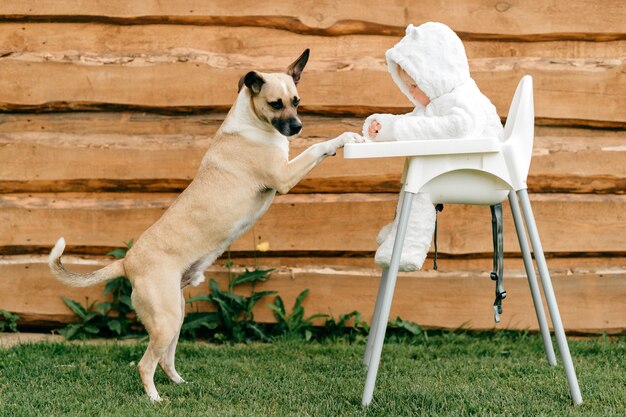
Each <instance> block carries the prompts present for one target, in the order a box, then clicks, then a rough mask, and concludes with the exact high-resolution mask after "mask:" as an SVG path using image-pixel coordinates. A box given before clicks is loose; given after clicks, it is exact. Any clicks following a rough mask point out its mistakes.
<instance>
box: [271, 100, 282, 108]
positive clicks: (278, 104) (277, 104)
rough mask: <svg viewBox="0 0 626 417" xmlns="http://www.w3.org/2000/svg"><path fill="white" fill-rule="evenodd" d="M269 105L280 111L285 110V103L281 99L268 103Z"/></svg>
mask: <svg viewBox="0 0 626 417" xmlns="http://www.w3.org/2000/svg"><path fill="white" fill-rule="evenodd" d="M267 104H269V105H270V107H271V108H273V109H276V110H280V109H282V108H283V101H282V100H281V99H278V100H276V101H268V102H267Z"/></svg>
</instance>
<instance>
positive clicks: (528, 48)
mask: <svg viewBox="0 0 626 417" xmlns="http://www.w3.org/2000/svg"><path fill="white" fill-rule="evenodd" d="M78 33H80V36H76V34H78ZM403 34H404V33H402V34H400V35H392V36H385V35H341V36H332V37H329V36H323V35H310V34H309V35H303V34H299V33H293V32H287V31H284V30H280V29H275V28H271V27H250V26H239V27H228V26H187V25H176V26H172V25H163V24H157V25H136V26H132V25H131V26H113V25H108V24H98V23H4V24H2V25H1V26H0V51H4V53H5V54H6V53H15V52H30V53H47V52H62V51H83V52H89V53H92V54H100V55H103V56H104V57H106V56H111V57H112V56H114V54H117V55H122V54H124V55H127V56H135V57H138V56H139V57H140V56H141V55H143V54H163V53H165V52H172V53H174V52H176V53H177V54H179V55H182V54H184V53H185V52H186V53H192V52H196V53H198V52H201V51H204V52H213V53H217V54H239V55H245V56H251V57H264V56H275V55H276V54H277V51H280V55H281V56H285V57H289V56H292V57H296V56H298V55H299V54H300V53H301V52H302V49H303V48H304V47H307V48H310V49H311V51H312V61H313V60H315V61H317V60H319V59H322V60H324V59H356V58H362V57H364V56H370V57H375V58H382V57H383V56H384V53H385V51H386V50H387V49H389V48H391V47H392V46H393V45H394V44H396V42H398V40H399V39H400V37H401V36H403ZM625 36H626V35H625ZM463 43H464V45H465V50H466V52H467V56H468V57H469V58H498V57H522V56H527V57H542V58H553V59H554V58H558V59H567V58H599V59H610V58H615V57H621V56H623V54H624V50H626V40H616V41H607V42H594V41H590V39H585V40H584V41H572V40H553V41H549V42H548V41H535V42H519V41H506V40H499V39H493V40H473V39H464V42H463ZM112 54H113V55H112Z"/></svg>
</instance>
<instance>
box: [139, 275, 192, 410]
mask: <svg viewBox="0 0 626 417" xmlns="http://www.w3.org/2000/svg"><path fill="white" fill-rule="evenodd" d="M162 278H164V279H161V280H156V279H155V280H151V279H150V277H140V278H139V279H137V278H135V280H134V281H135V282H134V289H133V295H132V300H133V306H134V307H135V310H136V311H137V314H138V315H139V318H140V319H141V321H142V322H143V324H144V326H145V327H146V330H147V331H148V335H149V336H150V342H149V343H148V349H146V353H145V354H144V355H143V357H142V358H141V360H140V361H139V365H138V366H137V370H138V371H139V376H140V377H141V382H143V386H144V388H145V390H146V394H148V396H149V397H150V399H151V400H152V401H160V400H161V397H160V396H159V393H158V392H157V389H156V387H155V385H154V372H155V370H156V367H157V364H158V363H159V361H160V360H161V358H162V357H163V356H164V355H165V353H166V352H167V350H168V348H169V347H170V345H171V344H172V340H174V339H176V338H178V332H179V330H180V324H181V320H182V311H181V308H180V307H181V291H180V275H179V274H178V278H176V277H174V276H172V277H169V276H167V275H164V276H163V277H162ZM170 287H172V288H170Z"/></svg>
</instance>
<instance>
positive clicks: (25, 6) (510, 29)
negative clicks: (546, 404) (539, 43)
mask: <svg viewBox="0 0 626 417" xmlns="http://www.w3.org/2000/svg"><path fill="white" fill-rule="evenodd" d="M0 16H1V17H2V19H3V20H9V21H10V20H19V21H22V20H23V21H33V20H34V21H65V22H82V21H96V22H106V23H113V24H124V25H129V24H154V23H169V24H194V25H214V24H227V25H236V26H244V25H245V26H272V27H278V28H281V29H287V30H291V31H294V32H300V33H315V34H325V35H339V34H345V33H383V34H389V33H391V34H401V33H402V32H403V30H404V27H405V26H406V25H407V24H408V23H416V24H418V23H420V22H425V21H429V20H432V21H442V22H446V23H447V24H448V25H450V26H451V27H453V28H454V29H455V30H457V31H461V32H467V33H468V35H467V36H469V35H470V34H472V36H474V37H479V38H491V37H493V36H494V34H506V35H508V36H510V37H514V38H515V39H546V38H547V39H552V38H551V37H550V36H549V35H550V34H553V33H563V34H566V35H568V36H570V37H572V38H575V39H584V37H583V36H581V34H580V33H577V32H583V33H593V34H594V35H595V36H594V38H596V39H607V38H609V39H614V38H615V37H616V36H619V35H618V34H621V33H623V32H624V25H623V22H624V21H625V20H626V12H625V11H624V8H623V4H622V2H621V1H619V0H607V1H603V2H601V3H598V4H593V5H591V4H589V2H586V1H584V0H572V1H569V2H566V3H565V2H556V3H555V2H554V1H551V0H540V1H533V2H528V1H513V0H511V1H506V2H498V3H494V2H491V1H486V0H466V1H462V2H456V3H455V4H454V7H450V5H449V4H448V3H447V2H444V1H441V0H428V1H421V2H419V3H415V2H411V1H408V0H404V1H393V2H388V1H371V2H367V4H366V5H363V3H361V2H359V1H356V0H351V1H343V2H316V3H311V4H302V3H295V2H280V3H276V2H274V1H271V0H261V1H259V0H254V1H252V0H243V1H239V2H238V3H237V7H233V5H232V2H229V1H226V0H215V1H211V2H197V1H193V0H186V1H177V2H160V1H158V0H144V1H142V2H132V3H129V2H126V1H124V0H112V1H108V2H75V1H72V0H61V1H55V2H51V3H43V4H42V3H41V2H39V1H36V0H13V1H5V2H3V3H2V4H1V5H0ZM529 35H534V36H529ZM588 37H589V36H588Z"/></svg>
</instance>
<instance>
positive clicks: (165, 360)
mask: <svg viewBox="0 0 626 417" xmlns="http://www.w3.org/2000/svg"><path fill="white" fill-rule="evenodd" d="M180 303H181V306H180V309H181V317H180V324H179V326H178V332H177V333H176V336H175V337H174V339H172V341H171V343H170V345H169V346H168V348H167V350H166V351H165V354H164V355H163V357H162V358H161V360H160V361H159V365H161V369H163V371H164V372H165V373H166V374H167V376H168V377H169V379H171V380H172V381H173V382H175V383H177V384H180V383H182V382H185V380H184V379H183V378H181V376H180V375H179V374H178V372H176V367H175V366H174V357H175V356H176V345H177V344H178V338H179V337H180V328H181V327H182V325H183V321H184V320H185V297H184V295H183V292H182V291H181V292H180Z"/></svg>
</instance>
